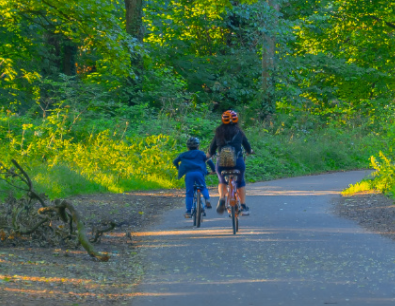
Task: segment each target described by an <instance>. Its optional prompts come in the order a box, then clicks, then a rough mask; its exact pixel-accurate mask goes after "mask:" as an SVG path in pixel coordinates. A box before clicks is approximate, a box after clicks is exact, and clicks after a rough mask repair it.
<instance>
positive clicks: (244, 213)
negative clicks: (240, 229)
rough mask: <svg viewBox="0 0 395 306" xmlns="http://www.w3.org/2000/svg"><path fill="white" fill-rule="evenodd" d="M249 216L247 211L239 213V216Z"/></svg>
mask: <svg viewBox="0 0 395 306" xmlns="http://www.w3.org/2000/svg"><path fill="white" fill-rule="evenodd" d="M249 215H250V212H249V211H242V212H241V213H240V216H245V217H246V216H249Z"/></svg>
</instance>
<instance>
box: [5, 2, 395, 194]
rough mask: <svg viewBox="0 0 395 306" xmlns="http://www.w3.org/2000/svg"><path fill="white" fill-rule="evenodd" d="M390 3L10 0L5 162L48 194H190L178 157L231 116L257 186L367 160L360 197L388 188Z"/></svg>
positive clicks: (392, 82) (394, 55)
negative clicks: (367, 176) (371, 175)
mask: <svg viewBox="0 0 395 306" xmlns="http://www.w3.org/2000/svg"><path fill="white" fill-rule="evenodd" d="M394 9H395V3H391V2H389V1H385V0H374V1H373V0H371V1H369V0H357V1H343V0H331V1H330V0H321V1H318V0H303V1H302V0H267V1H259V0H256V1H253V0H251V1H229V0H215V1H213V0H194V1H192V0H156V1H143V0H124V1H119V0H106V1H104V0H95V1H93V0H80V1H78V2H70V1H65V0H40V1H31V0H18V1H16V0H0V41H1V44H0V160H1V161H3V162H4V163H5V164H6V165H9V164H10V161H11V159H12V158H15V159H16V160H17V161H18V162H19V163H20V164H21V165H22V166H23V167H24V168H25V169H27V171H28V173H29V174H30V175H31V177H32V179H33V181H34V184H35V186H37V189H38V190H39V191H41V192H45V193H47V194H48V195H49V196H50V198H56V197H67V196H71V195H75V194H81V193H94V192H108V191H110V192H125V191H130V190H137V189H158V188H175V187H180V186H182V184H183V182H182V181H178V180H176V169H175V168H174V167H173V166H172V163H171V161H172V159H173V158H175V157H176V155H177V154H179V153H180V152H182V151H185V142H186V139H187V138H188V137H189V136H197V137H199V138H201V140H202V146H201V149H203V150H206V149H207V146H208V144H209V142H210V140H211V138H212V137H213V134H214V133H213V131H214V129H215V127H216V126H217V125H218V124H220V114H221V112H222V111H224V110H226V109H228V108H232V109H234V110H236V111H237V112H238V113H239V114H240V117H241V122H242V127H243V129H244V130H245V132H246V134H247V136H248V138H249V139H250V142H251V144H252V147H253V148H254V150H255V151H256V153H257V154H256V155H255V156H254V157H251V158H249V159H248V160H247V179H248V180H249V181H256V180H266V179H272V178H278V177H284V176H295V175H303V174H310V173H318V172H323V171H330V170H347V169H357V168H367V167H369V166H372V167H374V168H376V170H378V171H377V172H376V173H377V175H376V177H375V179H373V180H366V181H364V182H362V183H361V184H358V185H356V186H354V189H355V190H361V189H372V188H374V189H380V190H382V191H384V192H388V193H389V194H393V193H394V192H395V187H394V186H395V181H394V180H395V179H394V176H393V173H394V165H393V163H392V160H391V159H392V158H393V155H394V152H393V150H392V148H393V144H394V141H395V139H394V136H395V127H394V89H395V76H394V60H395V52H394V50H395V49H394V47H395V39H394V34H395V14H394ZM210 180H211V181H210V182H211V183H214V182H215V179H214V178H210ZM11 188H12V186H10V185H8V184H6V182H4V181H0V189H1V190H2V191H3V192H2V193H1V195H0V197H5V196H7V192H4V191H7V190H10V189H11Z"/></svg>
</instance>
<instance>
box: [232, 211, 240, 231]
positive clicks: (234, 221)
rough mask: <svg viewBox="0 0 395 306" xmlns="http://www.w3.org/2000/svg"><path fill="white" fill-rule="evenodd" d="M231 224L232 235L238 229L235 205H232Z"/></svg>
mask: <svg viewBox="0 0 395 306" xmlns="http://www.w3.org/2000/svg"><path fill="white" fill-rule="evenodd" d="M232 226H233V235H236V233H237V231H238V230H239V219H238V218H237V212H236V206H232Z"/></svg>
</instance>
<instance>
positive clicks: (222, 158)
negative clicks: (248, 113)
mask: <svg viewBox="0 0 395 306" xmlns="http://www.w3.org/2000/svg"><path fill="white" fill-rule="evenodd" d="M238 134H239V132H237V133H236V135H235V136H233V138H232V140H231V141H227V142H226V145H225V146H223V147H222V148H221V151H220V152H219V154H218V165H219V166H220V167H235V166H236V160H237V155H236V149H235V147H233V146H231V145H229V143H231V142H233V141H234V140H235V139H236V136H237V135H238Z"/></svg>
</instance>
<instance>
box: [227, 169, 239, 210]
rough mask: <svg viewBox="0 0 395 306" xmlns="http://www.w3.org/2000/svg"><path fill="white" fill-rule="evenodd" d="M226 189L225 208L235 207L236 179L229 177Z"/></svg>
mask: <svg viewBox="0 0 395 306" xmlns="http://www.w3.org/2000/svg"><path fill="white" fill-rule="evenodd" d="M227 189H228V196H227V201H226V202H227V206H228V207H232V206H235V205H237V204H238V203H237V202H238V194H237V186H236V178H235V176H234V175H229V178H228V187H227Z"/></svg>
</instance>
